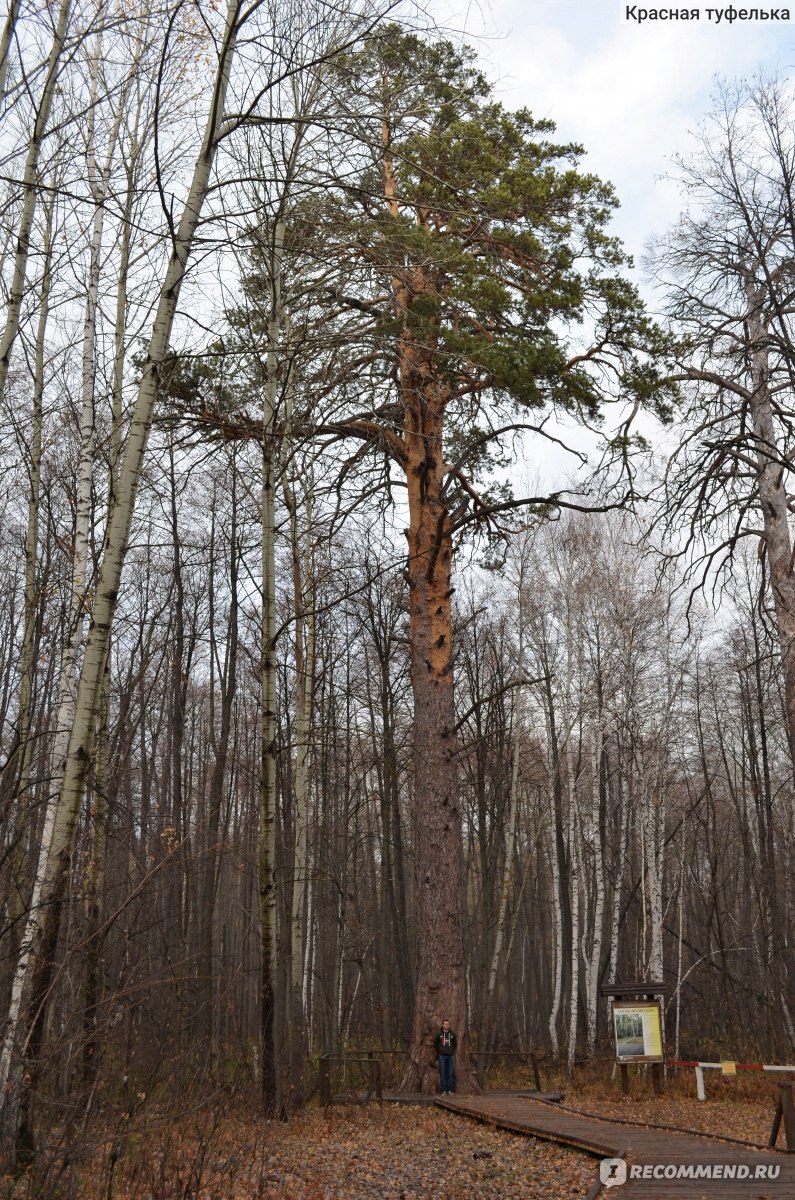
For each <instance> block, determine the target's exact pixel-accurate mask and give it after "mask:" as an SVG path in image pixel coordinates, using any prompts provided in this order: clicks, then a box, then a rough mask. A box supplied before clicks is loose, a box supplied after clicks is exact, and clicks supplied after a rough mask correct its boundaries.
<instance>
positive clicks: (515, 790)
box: [486, 569, 524, 1050]
mask: <svg viewBox="0 0 795 1200" xmlns="http://www.w3.org/2000/svg"><path fill="white" fill-rule="evenodd" d="M523 587H524V570H523V569H521V570H520V572H519V594H518V601H519V631H518V632H519V646H518V653H517V659H516V685H515V686H516V700H515V703H514V731H513V763H512V765H511V791H510V795H509V797H508V820H507V823H506V828H505V863H504V866H503V872H502V887H501V889H500V903H499V909H498V914H497V929H496V932H495V935H494V948H493V950H492V954H491V965H490V968H489V981H488V988H487V992H486V1028H487V1030H489V1031H492V1030H493V1029H494V1024H495V1017H496V1014H495V1012H494V1007H495V1003H496V999H497V969H498V967H499V963H500V956H501V955H502V948H503V945H504V943H505V928H506V923H507V922H506V918H507V912H508V896H509V895H510V891H511V877H512V874H513V857H514V849H515V846H516V824H517V818H518V811H519V745H520V738H521V730H522V680H523V677H524V622H523V619H522V590H523ZM487 1040H488V1039H487ZM486 1049H487V1050H488V1049H490V1047H489V1046H488V1045H487V1046H486Z"/></svg>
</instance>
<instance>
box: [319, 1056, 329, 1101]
mask: <svg viewBox="0 0 795 1200" xmlns="http://www.w3.org/2000/svg"><path fill="white" fill-rule="evenodd" d="M317 1092H318V1101H319V1103H320V1107H321V1108H324V1109H325V1108H328V1106H329V1105H330V1104H331V1059H330V1057H329V1054H328V1051H326V1053H325V1054H321V1055H320V1058H319V1059H318V1060H317Z"/></svg>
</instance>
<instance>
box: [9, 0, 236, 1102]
mask: <svg viewBox="0 0 795 1200" xmlns="http://www.w3.org/2000/svg"><path fill="white" fill-rule="evenodd" d="M62 7H63V9H64V10H65V11H68V3H66V2H65V3H64V4H63V6H62ZM237 11H238V10H237V4H236V3H235V0H230V2H229V5H228V9H227V16H226V27H225V35H224V39H223V42H222V45H221V47H220V58H219V68H218V73H217V76H216V80H215V86H214V89H213V98H212V102H211V106H210V113H209V115H208V119H207V124H206V127H205V132H204V138H203V141H202V147H201V151H200V153H199V156H198V158H197V161H196V164H195V167H194V172H193V179H192V182H191V186H190V190H189V192H188V197H187V200H186V202H185V207H184V209H183V212H182V216H181V218H180V221H179V225H178V227H177V231H176V235H175V238H174V245H173V250H172V254H171V258H170V261H169V264H168V268H167V270H166V275H165V279H164V281H163V285H162V288H161V291H160V299H159V303H158V307H157V312H156V316H155V321H154V325H153V329H152V335H151V337H150V340H149V345H148V348H147V356H146V361H145V365H144V369H143V372H142V375H141V381H140V384H139V388H138V396H137V399H136V402H135V405H134V408H133V413H132V420H131V425H130V431H129V434H128V438H127V445H126V450H125V454H124V458H123V461H122V464H121V469H120V472H119V487H118V495H117V497H116V502H115V504H114V506H113V508H112V510H111V511H110V513H109V514H108V524H107V529H106V533H105V543H104V547H103V554H102V562H101V566H100V570H99V578H98V581H97V588H96V596H95V599H94V606H93V612H92V619H91V626H90V629H89V634H88V638H87V641H86V648H85V654H84V657H83V664H82V669H81V672H80V680H79V684H78V689H77V698H76V703H75V719H74V723H73V726H72V730H71V736H70V739H69V751H68V754H67V758H66V764H65V770H64V777H63V782H62V786H61V792H60V796H59V798H58V803H57V806H56V807H55V808H54V809H53V810H52V811H51V812H50V813H48V818H47V823H46V827H45V830H44V833H43V836H42V858H44V856H45V855H46V856H47V862H46V867H45V870H44V872H43V878H42V881H41V887H40V893H41V901H42V904H41V907H40V906H39V905H36V906H35V907H34V908H32V910H31V917H30V921H29V922H28V929H27V930H26V934H25V945H26V949H25V950H24V952H23V953H21V954H20V959H19V962H18V964H17V967H16V970H15V976H14V981H13V985H12V1004H11V1006H10V1008H9V1020H8V1023H7V1026H6V1033H5V1037H4V1041H3V1047H2V1051H0V1111H2V1110H3V1109H4V1108H5V1106H6V1104H7V1101H8V1097H9V1095H10V1094H11V1092H12V1091H13V1090H15V1089H10V1088H8V1087H6V1083H7V1081H8V1080H9V1072H10V1065H11V1056H12V1050H13V1047H14V1044H15V1042H16V1041H17V1037H18V1029H17V1026H18V1022H19V1013H20V1004H21V998H22V993H23V985H24V982H25V978H26V975H27V973H28V970H32V972H33V1003H32V1017H31V1023H30V1025H29V1028H28V1031H27V1033H26V1035H25V1038H24V1043H23V1045H22V1053H23V1056H24V1055H26V1054H28V1053H30V1052H32V1053H33V1054H34V1056H35V1053H36V1049H37V1047H36V1044H35V1043H36V1041H37V1038H38V1036H39V1034H40V1031H41V1029H42V1027H43V1021H44V1017H45V1015H46V997H47V992H48V989H49V971H50V970H51V963H52V953H53V950H54V947H55V944H56V942H57V938H58V930H59V927H60V914H61V903H62V900H63V896H64V890H65V886H66V879H67V875H68V869H69V861H70V856H71V853H72V848H73V845H74V836H75V831H76V826H77V817H78V813H79V808H80V799H81V796H82V792H83V784H84V780H85V775H86V771H87V769H88V765H89V761H90V751H91V741H92V734H93V726H94V720H95V715H96V706H97V699H98V696H99V689H100V685H101V682H102V676H103V672H104V668H105V662H106V657H107V651H108V644H109V639H110V631H111V623H112V620H113V614H114V612H115V609H116V602H117V597H118V590H119V584H120V581H121V573H122V568H123V565H124V560H125V556H126V552H127V546H128V542H129V537H130V529H131V525H132V518H133V511H134V507H135V499H136V496H137V492H138V485H139V482H140V478H141V469H142V465H143V458H144V454H145V451H146V445H147V441H148V437H149V432H150V429H151V425H152V416H153V411H154V404H155V400H156V397H157V392H158V375H159V370H160V365H161V363H162V362H163V360H164V358H165V356H166V354H167V352H168V346H169V339H170V335H171V328H172V325H173V322H174V316H175V313H176V308H177V303H178V301H179V293H180V288H181V286H182V281H183V279H184V275H185V269H186V266H187V261H188V257H189V254H190V251H191V247H192V245H193V239H194V235H195V233H196V228H197V226H198V222H199V217H200V215H201V210H202V207H203V204H204V201H205V198H206V195H207V190H208V186H209V181H210V172H211V170H212V164H213V160H214V156H215V150H216V146H217V135H218V130H219V128H220V124H221V121H222V117H223V107H224V100H225V97H226V91H227V87H228V83H229V73H230V68H231V63H232V57H233V53H234V45H235V38H236V25H235V20H236V16H237ZM64 22H65V16H64ZM52 86H54V79H53V81H52ZM1 366H2V363H0V367H1ZM6 367H7V364H6ZM4 379H5V376H1V377H0V387H1V386H2V382H3V381H4ZM43 910H44V911H45V912H46V919H43V918H42V916H41V913H42V911H43ZM34 942H35V943H36V947H35V955H33V953H32V952H33V948H34Z"/></svg>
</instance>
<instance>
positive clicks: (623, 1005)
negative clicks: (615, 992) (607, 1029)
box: [613, 1000, 663, 1063]
mask: <svg viewBox="0 0 795 1200" xmlns="http://www.w3.org/2000/svg"><path fill="white" fill-rule="evenodd" d="M613 1032H614V1033H615V1039H616V1062H619V1063H630V1062H662V1061H663V1049H662V1019H661V1015H660V1002H659V1000H616V1001H614V1003H613Z"/></svg>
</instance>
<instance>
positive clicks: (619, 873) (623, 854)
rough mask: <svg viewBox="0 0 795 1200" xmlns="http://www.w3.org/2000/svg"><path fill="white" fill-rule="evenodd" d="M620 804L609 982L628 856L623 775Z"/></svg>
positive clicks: (615, 968)
mask: <svg viewBox="0 0 795 1200" xmlns="http://www.w3.org/2000/svg"><path fill="white" fill-rule="evenodd" d="M618 787H619V806H620V810H621V812H620V826H621V833H620V840H619V845H618V864H617V867H616V879H615V883H614V885H613V915H612V920H611V922H610V970H609V973H608V983H609V984H611V985H612V984H614V983H615V981H616V974H617V972H618V934H619V929H620V924H621V887H622V884H623V880H624V867H625V865H626V858H627V823H628V815H629V803H628V800H627V781H626V779H625V778H624V776H623V775H621V776H620V778H619V784H618Z"/></svg>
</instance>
